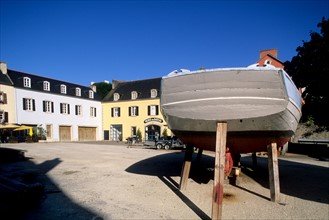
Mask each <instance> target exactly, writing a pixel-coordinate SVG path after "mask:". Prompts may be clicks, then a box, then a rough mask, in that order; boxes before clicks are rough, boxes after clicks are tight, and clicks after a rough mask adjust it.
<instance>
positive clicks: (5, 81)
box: [0, 72, 12, 86]
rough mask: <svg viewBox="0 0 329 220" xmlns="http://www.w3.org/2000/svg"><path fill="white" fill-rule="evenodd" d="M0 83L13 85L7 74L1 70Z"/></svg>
mask: <svg viewBox="0 0 329 220" xmlns="http://www.w3.org/2000/svg"><path fill="white" fill-rule="evenodd" d="M0 84H2V85H8V86H12V83H11V81H10V79H9V76H8V75H7V74H3V73H2V72H0Z"/></svg>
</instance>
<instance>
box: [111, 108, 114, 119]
mask: <svg viewBox="0 0 329 220" xmlns="http://www.w3.org/2000/svg"><path fill="white" fill-rule="evenodd" d="M113 116H114V110H113V108H111V117H112V118H113Z"/></svg>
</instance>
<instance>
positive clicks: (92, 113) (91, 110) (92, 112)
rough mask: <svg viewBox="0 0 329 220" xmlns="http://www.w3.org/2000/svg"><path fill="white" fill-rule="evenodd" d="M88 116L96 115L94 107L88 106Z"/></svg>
mask: <svg viewBox="0 0 329 220" xmlns="http://www.w3.org/2000/svg"><path fill="white" fill-rule="evenodd" d="M90 117H96V108H95V107H90Z"/></svg>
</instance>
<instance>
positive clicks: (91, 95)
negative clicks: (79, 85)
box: [89, 90, 94, 99]
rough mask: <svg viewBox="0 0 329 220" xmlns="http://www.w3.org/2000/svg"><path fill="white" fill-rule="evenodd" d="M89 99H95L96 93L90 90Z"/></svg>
mask: <svg viewBox="0 0 329 220" xmlns="http://www.w3.org/2000/svg"><path fill="white" fill-rule="evenodd" d="M89 98H90V99H93V98H94V91H92V90H89Z"/></svg>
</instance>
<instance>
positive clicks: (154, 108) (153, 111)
mask: <svg viewBox="0 0 329 220" xmlns="http://www.w3.org/2000/svg"><path fill="white" fill-rule="evenodd" d="M148 108H149V109H148V113H149V116H156V115H159V106H158V105H149V106H148Z"/></svg>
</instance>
